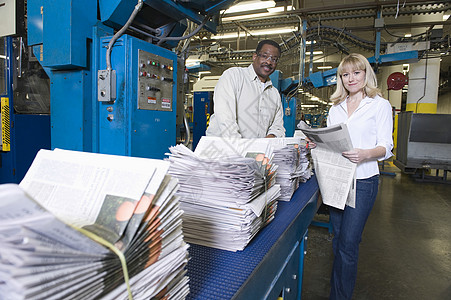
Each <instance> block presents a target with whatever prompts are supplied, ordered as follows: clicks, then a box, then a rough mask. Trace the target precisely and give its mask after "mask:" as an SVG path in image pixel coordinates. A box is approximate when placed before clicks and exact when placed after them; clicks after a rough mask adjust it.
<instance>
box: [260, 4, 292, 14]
mask: <svg viewBox="0 0 451 300" xmlns="http://www.w3.org/2000/svg"><path fill="white" fill-rule="evenodd" d="M266 10H267V11H268V12H270V13H278V12H282V11H285V7H284V6H278V7H270V8H267V9H266ZM289 10H293V6H292V5H288V6H287V11H289Z"/></svg>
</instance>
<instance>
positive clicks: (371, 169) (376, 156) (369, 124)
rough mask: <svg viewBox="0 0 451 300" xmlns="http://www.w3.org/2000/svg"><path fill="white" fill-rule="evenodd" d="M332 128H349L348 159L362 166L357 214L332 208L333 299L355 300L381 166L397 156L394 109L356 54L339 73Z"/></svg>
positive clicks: (343, 63)
mask: <svg viewBox="0 0 451 300" xmlns="http://www.w3.org/2000/svg"><path fill="white" fill-rule="evenodd" d="M331 100H332V102H333V103H334V105H333V106H332V107H331V108H330V110H329V116H328V118H327V126H332V125H335V124H339V123H345V124H347V126H348V130H349V135H350V137H351V140H352V144H353V147H354V149H353V150H351V151H347V152H343V156H345V157H346V158H348V159H349V160H350V161H352V162H353V163H356V164H357V171H356V177H357V192H356V205H355V208H351V207H349V206H346V207H345V209H344V210H340V209H336V208H333V207H330V218H331V222H332V225H333V229H334V239H333V242H332V244H333V252H334V264H333V270H332V276H331V292H330V299H340V300H341V299H351V297H352V293H353V290H354V285H355V281H356V277H357V262H358V255H359V244H360V241H361V237H362V233H363V229H364V227H365V223H366V220H367V219H368V216H369V214H370V211H371V209H372V207H373V204H374V201H375V200H376V195H377V191H378V185H379V168H378V163H377V161H378V160H384V159H387V158H389V157H391V156H392V153H391V150H392V148H393V139H392V129H393V118H392V108H391V105H390V103H389V102H388V101H387V100H385V99H383V98H382V97H381V94H380V91H379V89H378V88H377V79H376V75H375V74H374V71H373V69H372V68H371V65H370V64H369V62H368V60H367V59H366V58H365V57H364V56H362V55H360V54H356V53H352V54H350V55H348V56H346V57H345V58H343V60H342V61H341V63H340V65H339V66H338V70H337V89H336V91H335V92H334V93H333V94H332V96H331Z"/></svg>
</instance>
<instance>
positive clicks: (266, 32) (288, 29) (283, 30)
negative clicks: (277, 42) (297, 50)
mask: <svg viewBox="0 0 451 300" xmlns="http://www.w3.org/2000/svg"><path fill="white" fill-rule="evenodd" d="M293 31H297V28H295V27H284V28H275V29H271V30H267V29H266V30H255V31H250V32H249V35H255V36H257V35H273V34H281V33H289V32H293ZM246 35H247V33H246V32H242V31H240V32H239V33H238V32H231V33H226V34H219V35H212V36H211V38H212V39H215V40H220V39H235V38H238V37H245V36H246ZM313 53H315V52H313ZM321 53H322V52H321Z"/></svg>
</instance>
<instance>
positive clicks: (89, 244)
mask: <svg viewBox="0 0 451 300" xmlns="http://www.w3.org/2000/svg"><path fill="white" fill-rule="evenodd" d="M168 168H169V162H166V161H162V160H152V159H144V158H132V157H123V156H113V155H102V154H93V153H83V152H76V151H66V150H54V151H49V150H41V151H40V152H39V153H38V155H37V156H36V158H35V160H34V162H33V164H32V166H31V167H30V169H29V171H28V172H27V174H26V176H25V178H24V179H23V181H22V182H21V184H20V185H16V184H6V185H1V186H0V299H69V298H71V299H94V298H102V299H130V298H131V297H133V298H134V299H150V298H152V297H165V296H168V295H171V296H174V297H176V298H181V299H183V298H185V297H186V296H187V294H188V293H189V287H188V278H187V276H185V274H186V269H185V265H186V263H187V260H188V251H187V250H188V245H187V244H186V243H185V242H184V241H183V235H182V226H181V215H182V211H181V210H180V209H179V202H178V198H177V197H176V196H175V192H176V190H177V188H178V182H177V180H176V179H174V178H172V177H171V176H169V175H167V171H168Z"/></svg>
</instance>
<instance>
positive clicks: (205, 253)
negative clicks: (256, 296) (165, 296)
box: [188, 177, 318, 300]
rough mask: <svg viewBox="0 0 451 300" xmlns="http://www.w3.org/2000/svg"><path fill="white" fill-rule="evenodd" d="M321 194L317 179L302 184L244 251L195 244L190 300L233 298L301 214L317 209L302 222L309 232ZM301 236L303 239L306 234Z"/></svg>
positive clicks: (191, 262)
mask: <svg viewBox="0 0 451 300" xmlns="http://www.w3.org/2000/svg"><path fill="white" fill-rule="evenodd" d="M317 191H318V183H317V181H316V178H315V177H312V178H311V179H309V180H308V181H307V182H306V183H302V184H300V186H299V188H298V189H297V190H296V192H295V193H294V195H293V197H292V199H291V201H289V202H283V201H279V203H278V208H277V211H276V216H275V219H274V220H273V221H272V222H271V223H270V224H269V225H268V226H266V227H265V228H263V229H262V230H261V231H260V232H259V233H258V234H257V236H256V237H255V238H254V239H253V240H252V241H251V242H250V243H249V244H248V246H247V247H246V248H245V249H244V250H243V251H238V252H231V251H225V250H219V249H215V248H209V247H205V246H200V245H195V244H191V247H190V249H189V253H190V255H191V260H190V261H189V263H188V276H189V278H190V291H191V292H190V294H189V296H188V299H209V300H210V299H231V298H233V297H234V295H236V294H237V291H238V290H239V289H240V288H243V287H242V286H243V284H245V283H246V280H248V278H249V277H250V276H251V274H252V275H254V274H253V273H252V272H253V271H254V269H255V268H256V267H257V266H258V265H259V264H260V263H261V262H262V260H263V259H264V257H265V255H266V254H267V253H268V252H269V251H270V249H271V248H272V247H273V246H275V245H276V244H277V243H276V242H277V241H278V240H279V239H281V237H282V236H283V234H284V232H285V231H286V230H287V228H288V227H290V224H292V223H294V220H295V219H296V217H297V216H300V218H303V216H302V215H301V213H300V212H301V211H303V210H304V208H305V207H306V206H307V204H310V206H311V207H314V209H309V212H308V215H306V216H305V218H306V219H307V218H308V219H309V220H304V221H303V222H301V223H302V227H303V228H304V231H305V230H306V229H307V227H308V225H309V224H310V221H311V218H313V215H314V213H315V212H316V201H315V203H312V202H313V201H314V197H313V196H314V195H316V193H317ZM309 200H310V201H309ZM309 208H310V207H309ZM313 210H314V212H313ZM298 218H299V217H298ZM290 234H292V233H290ZM298 234H299V236H300V237H302V236H303V233H298ZM279 246H280V245H279ZM290 247H291V246H290ZM254 273H255V272H254Z"/></svg>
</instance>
